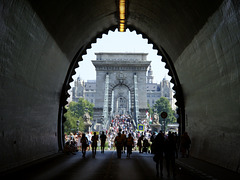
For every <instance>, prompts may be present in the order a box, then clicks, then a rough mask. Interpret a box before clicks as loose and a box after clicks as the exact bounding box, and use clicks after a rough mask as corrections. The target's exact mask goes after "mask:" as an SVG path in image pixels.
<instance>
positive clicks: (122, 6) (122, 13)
mask: <svg viewBox="0 0 240 180" xmlns="http://www.w3.org/2000/svg"><path fill="white" fill-rule="evenodd" d="M125 29H126V0H119V29H118V31H120V32H124V31H125Z"/></svg>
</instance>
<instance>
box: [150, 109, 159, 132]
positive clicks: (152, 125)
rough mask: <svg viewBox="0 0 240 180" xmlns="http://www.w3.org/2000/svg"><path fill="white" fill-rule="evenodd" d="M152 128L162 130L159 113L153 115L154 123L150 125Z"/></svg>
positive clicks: (157, 130)
mask: <svg viewBox="0 0 240 180" xmlns="http://www.w3.org/2000/svg"><path fill="white" fill-rule="evenodd" d="M150 126H151V128H152V131H156V132H159V131H160V130H161V125H160V123H159V116H158V114H157V113H154V115H153V123H152V124H151V125H150Z"/></svg>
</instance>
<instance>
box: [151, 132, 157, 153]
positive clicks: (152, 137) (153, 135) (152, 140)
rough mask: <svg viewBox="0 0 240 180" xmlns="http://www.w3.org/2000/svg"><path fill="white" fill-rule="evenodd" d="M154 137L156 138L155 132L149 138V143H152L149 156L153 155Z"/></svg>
mask: <svg viewBox="0 0 240 180" xmlns="http://www.w3.org/2000/svg"><path fill="white" fill-rule="evenodd" d="M155 136H156V134H155V132H153V134H152V136H151V137H150V141H151V142H152V144H151V147H150V149H151V154H154V140H155Z"/></svg>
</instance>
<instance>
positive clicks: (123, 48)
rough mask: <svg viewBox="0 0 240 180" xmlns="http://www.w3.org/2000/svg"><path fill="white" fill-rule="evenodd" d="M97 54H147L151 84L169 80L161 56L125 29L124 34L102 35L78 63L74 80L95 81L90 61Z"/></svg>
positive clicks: (93, 69) (140, 38)
mask: <svg viewBox="0 0 240 180" xmlns="http://www.w3.org/2000/svg"><path fill="white" fill-rule="evenodd" d="M98 52H123V53H125V52H130V53H136V52H140V53H148V56H147V60H148V61H152V62H151V67H152V70H153V76H154V79H153V82H157V83H160V81H161V80H162V79H163V78H164V77H166V79H168V80H170V79H171V77H170V76H168V75H167V73H168V70H167V69H165V68H164V66H165V63H164V62H162V61H161V56H158V55H157V51H156V50H153V49H152V44H147V40H146V39H143V38H142V35H137V34H136V31H133V32H130V31H129V30H128V29H127V30H126V32H118V30H117V29H116V30H115V31H114V32H113V31H109V33H108V35H103V37H102V38H101V39H97V42H96V43H94V44H92V48H91V49H88V50H87V55H84V56H83V61H81V62H79V65H80V67H79V68H77V69H76V75H74V76H73V79H74V80H75V79H76V78H77V77H79V76H80V77H81V79H83V80H84V81H87V80H95V79H96V71H95V68H94V66H93V65H92V62H91V60H96V55H95V53H98ZM71 84H73V83H71Z"/></svg>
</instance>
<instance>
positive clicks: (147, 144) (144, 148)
mask: <svg viewBox="0 0 240 180" xmlns="http://www.w3.org/2000/svg"><path fill="white" fill-rule="evenodd" d="M149 146H150V144H149V142H148V140H147V139H146V138H145V139H144V140H143V150H142V152H146V153H147V152H148V147H149Z"/></svg>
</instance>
